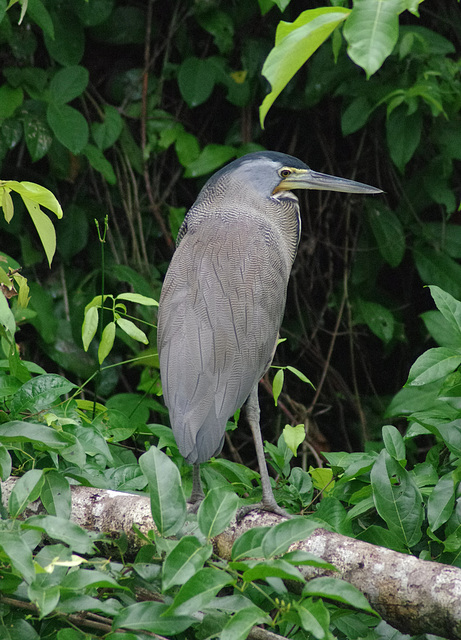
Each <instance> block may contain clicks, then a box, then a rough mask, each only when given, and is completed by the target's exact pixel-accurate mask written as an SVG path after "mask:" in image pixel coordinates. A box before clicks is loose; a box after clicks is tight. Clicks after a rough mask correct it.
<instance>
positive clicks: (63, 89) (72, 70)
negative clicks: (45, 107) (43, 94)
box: [50, 65, 89, 105]
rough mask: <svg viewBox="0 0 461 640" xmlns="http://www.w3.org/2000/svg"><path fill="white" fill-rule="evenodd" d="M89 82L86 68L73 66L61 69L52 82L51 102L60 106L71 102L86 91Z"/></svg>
mask: <svg viewBox="0 0 461 640" xmlns="http://www.w3.org/2000/svg"><path fill="white" fill-rule="evenodd" d="M88 80H89V73H88V69H86V68H85V67H81V66H79V65H73V66H70V67H66V68H65V69H60V70H59V71H58V72H57V73H56V74H55V75H54V76H53V78H52V79H51V82H50V101H51V102H54V103H55V104H58V105H59V104H65V103H66V102H71V101H72V100H74V99H75V98H78V97H79V96H80V95H81V94H82V93H83V92H84V91H85V89H86V87H87V84H88Z"/></svg>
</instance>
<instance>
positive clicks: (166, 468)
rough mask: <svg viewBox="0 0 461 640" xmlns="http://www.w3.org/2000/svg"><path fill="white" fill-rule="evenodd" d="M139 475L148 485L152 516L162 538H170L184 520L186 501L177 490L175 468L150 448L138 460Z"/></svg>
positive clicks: (179, 485)
mask: <svg viewBox="0 0 461 640" xmlns="http://www.w3.org/2000/svg"><path fill="white" fill-rule="evenodd" d="M139 464H140V466H141V470H142V472H143V474H144V475H145V476H146V478H147V481H148V483H149V491H150V502H151V509H152V517H153V519H154V522H155V524H156V526H157V529H158V530H159V532H160V534H161V535H163V536H172V535H174V534H175V533H178V531H179V530H180V529H181V527H182V526H183V524H184V522H185V519H186V500H185V498H184V493H183V490H182V487H181V477H180V475H179V471H178V467H177V466H176V465H175V464H174V463H173V462H172V461H171V460H170V458H169V457H168V456H167V455H166V454H165V453H163V451H160V449H157V447H151V448H150V449H149V450H148V451H146V453H144V454H143V455H142V456H141V457H140V458H139Z"/></svg>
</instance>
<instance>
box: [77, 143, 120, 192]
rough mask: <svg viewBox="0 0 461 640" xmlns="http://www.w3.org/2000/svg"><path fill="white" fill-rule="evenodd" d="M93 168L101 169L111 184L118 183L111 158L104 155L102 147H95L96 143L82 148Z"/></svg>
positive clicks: (100, 171) (101, 172)
mask: <svg viewBox="0 0 461 640" xmlns="http://www.w3.org/2000/svg"><path fill="white" fill-rule="evenodd" d="M82 153H83V155H85V156H86V157H87V158H88V160H89V163H90V164H91V166H92V167H93V169H96V171H99V173H100V174H101V175H102V176H103V177H104V178H105V179H106V180H107V182H108V183H109V184H116V182H117V177H116V175H115V171H114V168H113V166H112V165H111V163H110V162H109V160H108V159H107V158H106V157H105V156H104V154H103V152H102V151H101V149H98V147H95V146H94V144H87V145H86V147H85V148H84V149H83V150H82Z"/></svg>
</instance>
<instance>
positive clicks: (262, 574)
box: [242, 559, 305, 582]
mask: <svg viewBox="0 0 461 640" xmlns="http://www.w3.org/2000/svg"><path fill="white" fill-rule="evenodd" d="M266 578H281V579H282V580H297V581H298V582H305V579H304V578H303V576H302V575H301V573H300V572H299V570H298V569H297V568H296V567H294V566H293V565H292V564H290V563H289V562H285V560H280V559H279V560H261V561H258V564H256V565H255V566H254V567H252V568H251V569H247V571H245V572H244V573H243V575H242V579H243V580H244V581H245V582H252V581H253V580H265V579H266Z"/></svg>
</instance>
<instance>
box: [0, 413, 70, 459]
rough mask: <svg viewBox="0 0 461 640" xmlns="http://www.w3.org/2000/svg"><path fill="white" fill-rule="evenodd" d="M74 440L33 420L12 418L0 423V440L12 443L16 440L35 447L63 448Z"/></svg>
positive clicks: (68, 435)
mask: <svg viewBox="0 0 461 640" xmlns="http://www.w3.org/2000/svg"><path fill="white" fill-rule="evenodd" d="M74 440H75V438H74V436H72V435H70V434H67V433H58V432H57V431H55V429H50V427H45V426H43V425H41V424H34V423H33V422H21V421H19V420H12V421H11V422H5V423H4V424H0V442H3V443H5V444H10V443H11V444H12V443H17V442H32V443H34V445H35V446H36V447H43V448H44V449H46V448H50V449H53V450H58V451H59V450H60V449H64V448H66V447H68V446H69V444H70V443H72V442H73V441H74Z"/></svg>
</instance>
